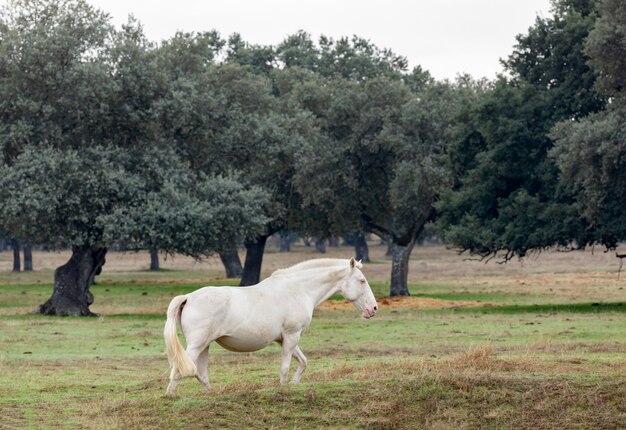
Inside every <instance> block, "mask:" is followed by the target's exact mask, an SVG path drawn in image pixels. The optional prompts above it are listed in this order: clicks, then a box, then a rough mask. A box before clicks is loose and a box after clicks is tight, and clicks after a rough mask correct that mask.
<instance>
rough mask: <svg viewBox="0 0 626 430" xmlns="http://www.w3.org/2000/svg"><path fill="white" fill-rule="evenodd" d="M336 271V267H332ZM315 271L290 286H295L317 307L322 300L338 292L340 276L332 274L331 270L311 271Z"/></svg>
mask: <svg viewBox="0 0 626 430" xmlns="http://www.w3.org/2000/svg"><path fill="white" fill-rule="evenodd" d="M333 270H334V271H337V269H336V268H335V269H333ZM313 272H317V273H315V274H314V275H313V276H310V274H309V276H308V277H305V278H303V279H301V280H298V281H297V282H296V283H295V285H291V286H290V288H297V289H298V290H299V291H300V292H301V293H302V294H304V295H305V296H307V297H308V298H310V299H311V300H312V302H313V304H314V307H318V306H319V305H320V304H321V303H322V302H324V301H326V300H328V299H329V298H330V297H331V296H333V295H334V294H336V293H338V292H339V287H340V283H341V282H342V279H341V277H339V276H333V275H332V274H331V273H332V270H331V271H327V270H324V271H313Z"/></svg>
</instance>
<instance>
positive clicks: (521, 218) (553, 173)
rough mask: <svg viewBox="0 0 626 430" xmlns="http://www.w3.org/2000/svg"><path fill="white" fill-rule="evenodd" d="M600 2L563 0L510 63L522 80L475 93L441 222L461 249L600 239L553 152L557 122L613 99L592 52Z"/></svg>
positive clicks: (460, 132) (508, 250)
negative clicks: (604, 92)
mask: <svg viewBox="0 0 626 430" xmlns="http://www.w3.org/2000/svg"><path fill="white" fill-rule="evenodd" d="M593 3H594V2H570V1H565V0H564V1H559V2H555V8H554V15H553V16H551V17H548V18H538V19H537V21H536V23H535V25H534V26H533V27H531V28H530V30H529V32H528V34H527V35H522V36H519V37H518V45H517V46H516V47H515V50H514V52H513V54H512V55H511V56H510V57H509V59H508V60H507V61H506V62H505V65H506V66H507V68H508V69H509V70H510V71H511V72H512V75H513V78H512V79H505V78H500V79H499V80H498V81H497V82H496V83H495V84H494V86H493V87H492V88H488V89H487V90H486V91H485V89H484V88H481V87H480V86H479V87H478V88H477V89H476V91H475V95H471V92H470V93H468V97H467V98H466V100H467V101H468V102H467V103H465V105H464V106H465V107H464V109H463V110H462V114H461V116H460V120H461V121H462V125H460V126H458V127H457V128H456V132H455V134H456V138H455V141H454V143H452V144H451V145H450V151H449V162H450V166H451V169H452V171H453V172H454V174H455V179H454V180H455V187H454V188H453V189H450V190H447V191H446V192H445V193H444V194H443V195H442V199H441V202H440V203H438V206H437V208H438V210H439V211H440V213H441V217H440V218H439V220H438V221H437V223H436V227H437V230H438V231H439V233H440V235H441V236H442V237H443V238H444V239H445V240H447V241H449V242H451V243H454V244H455V245H457V246H459V247H460V248H461V249H462V250H469V251H470V252H471V253H476V254H479V255H482V256H488V255H496V254H498V253H501V255H502V256H503V257H504V259H510V258H512V257H513V256H516V255H517V256H524V255H526V254H527V252H528V251H529V250H532V249H542V248H545V247H550V246H553V245H562V246H568V245H569V244H571V243H572V242H573V241H574V242H576V244H577V245H579V246H584V245H585V244H587V243H590V242H593V237H594V234H595V233H594V228H595V227H594V224H593V222H589V223H588V222H586V221H585V220H581V219H580V217H579V215H578V213H577V210H576V206H575V205H574V202H575V197H574V195H573V194H572V192H571V188H570V187H568V185H567V184H566V183H562V182H560V181H559V174H558V167H557V166H556V165H555V163H554V160H553V159H551V158H549V157H548V153H549V151H550V148H552V146H553V140H552V139H551V137H550V135H549V131H550V129H551V127H552V126H553V125H554V124H555V123H556V122H557V121H562V120H566V119H567V120H572V119H574V118H581V117H584V116H585V115H588V114H590V113H592V112H596V111H598V110H599V109H601V108H602V107H603V106H604V103H605V100H604V99H603V98H602V97H601V96H600V95H598V93H597V92H595V90H594V88H593V82H594V75H593V72H592V71H591V70H590V69H589V67H588V66H587V64H586V60H587V57H586V56H585V55H584V52H583V51H584V50H583V48H584V41H585V38H586V37H587V34H588V33H589V31H590V29H591V28H592V26H593V24H594V22H595V18H596V16H597V14H596V13H595V12H593ZM469 101H472V102H469ZM553 136H554V135H553Z"/></svg>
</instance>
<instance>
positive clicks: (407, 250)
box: [390, 239, 415, 296]
mask: <svg viewBox="0 0 626 430" xmlns="http://www.w3.org/2000/svg"><path fill="white" fill-rule="evenodd" d="M414 243H415V242H414V241H411V242H409V243H408V244H400V243H398V242H397V241H396V240H395V239H394V240H393V241H392V243H391V256H392V260H391V291H390V295H391V296H409V295H410V294H409V287H408V283H407V280H408V276H409V257H410V256H411V251H413V245H414Z"/></svg>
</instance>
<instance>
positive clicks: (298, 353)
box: [291, 345, 307, 384]
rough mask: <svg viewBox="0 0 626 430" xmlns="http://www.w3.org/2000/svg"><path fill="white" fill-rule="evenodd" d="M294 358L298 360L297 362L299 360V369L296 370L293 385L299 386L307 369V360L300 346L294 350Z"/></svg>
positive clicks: (292, 380)
mask: <svg viewBox="0 0 626 430" xmlns="http://www.w3.org/2000/svg"><path fill="white" fill-rule="evenodd" d="M293 356H294V357H295V358H296V360H298V368H297V369H296V373H295V374H294V375H293V378H292V379H291V383H292V384H297V383H298V382H300V378H301V377H302V373H304V369H306V362H307V360H306V357H305V355H304V354H303V353H302V350H301V349H300V347H299V346H298V345H296V348H295V349H294V350H293Z"/></svg>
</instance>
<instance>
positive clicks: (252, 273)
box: [239, 236, 268, 287]
mask: <svg viewBox="0 0 626 430" xmlns="http://www.w3.org/2000/svg"><path fill="white" fill-rule="evenodd" d="M267 238H268V236H258V237H257V238H256V239H252V240H246V261H245V263H244V265H243V273H242V275H241V282H239V285H240V286H242V287H244V286H247V285H254V284H258V283H259V281H260V280H261V266H262V265H263V253H264V252H265V242H267Z"/></svg>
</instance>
